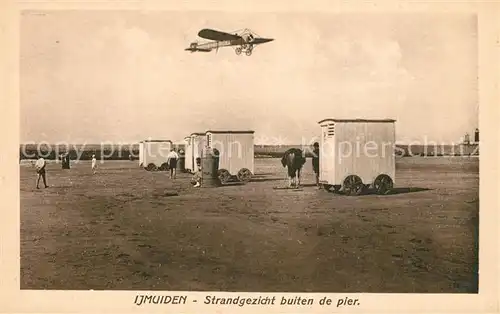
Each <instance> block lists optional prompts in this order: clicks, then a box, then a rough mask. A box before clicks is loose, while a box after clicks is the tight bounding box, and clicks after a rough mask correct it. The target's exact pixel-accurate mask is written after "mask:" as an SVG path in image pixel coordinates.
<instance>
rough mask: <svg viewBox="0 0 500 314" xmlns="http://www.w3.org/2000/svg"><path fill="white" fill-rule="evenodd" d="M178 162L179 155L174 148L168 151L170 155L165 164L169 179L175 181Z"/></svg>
mask: <svg viewBox="0 0 500 314" xmlns="http://www.w3.org/2000/svg"><path fill="white" fill-rule="evenodd" d="M178 160H179V155H178V154H177V152H176V151H175V148H172V149H171V150H170V153H168V155H167V164H168V168H169V169H170V179H175V176H176V174H177V161H178Z"/></svg>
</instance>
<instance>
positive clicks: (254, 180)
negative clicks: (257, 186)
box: [250, 177, 284, 182]
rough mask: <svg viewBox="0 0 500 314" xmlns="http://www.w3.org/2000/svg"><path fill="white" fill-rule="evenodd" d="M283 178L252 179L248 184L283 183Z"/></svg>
mask: <svg viewBox="0 0 500 314" xmlns="http://www.w3.org/2000/svg"><path fill="white" fill-rule="evenodd" d="M283 180H284V179H283V178H255V177H254V178H252V179H251V180H250V182H267V181H283Z"/></svg>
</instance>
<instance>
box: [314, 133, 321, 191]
mask: <svg viewBox="0 0 500 314" xmlns="http://www.w3.org/2000/svg"><path fill="white" fill-rule="evenodd" d="M312 167H313V171H314V177H315V179H316V186H317V187H318V188H320V187H321V186H320V185H319V143H318V142H315V143H314V144H313V157H312Z"/></svg>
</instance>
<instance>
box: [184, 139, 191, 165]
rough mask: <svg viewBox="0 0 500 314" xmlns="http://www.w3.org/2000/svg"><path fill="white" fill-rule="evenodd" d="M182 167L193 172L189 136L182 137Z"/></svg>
mask: <svg viewBox="0 0 500 314" xmlns="http://www.w3.org/2000/svg"><path fill="white" fill-rule="evenodd" d="M184 169H185V170H186V171H187V172H193V148H192V147H191V136H186V137H185V138H184Z"/></svg>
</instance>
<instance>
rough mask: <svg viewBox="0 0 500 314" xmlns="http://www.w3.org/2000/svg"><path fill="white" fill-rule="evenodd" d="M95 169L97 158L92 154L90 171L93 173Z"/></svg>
mask: <svg viewBox="0 0 500 314" xmlns="http://www.w3.org/2000/svg"><path fill="white" fill-rule="evenodd" d="M96 171H97V159H96V158H95V155H92V173H93V174H95V173H96Z"/></svg>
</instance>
